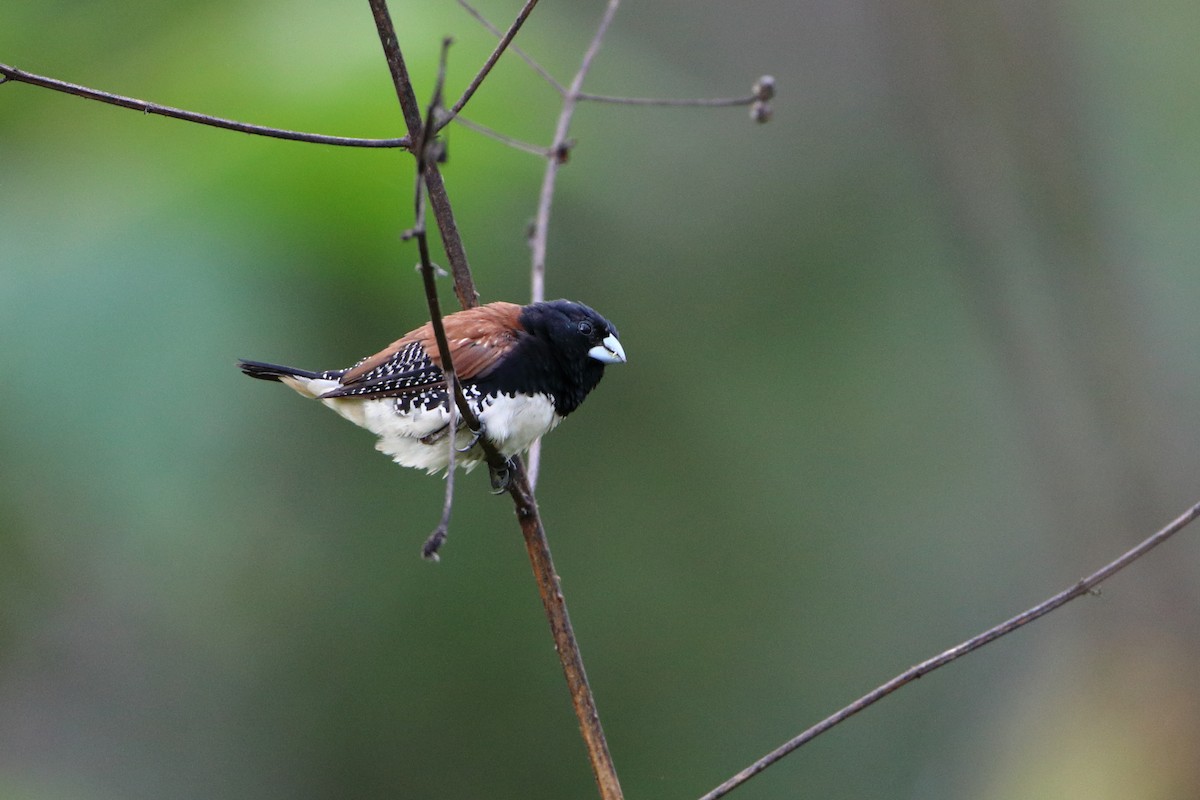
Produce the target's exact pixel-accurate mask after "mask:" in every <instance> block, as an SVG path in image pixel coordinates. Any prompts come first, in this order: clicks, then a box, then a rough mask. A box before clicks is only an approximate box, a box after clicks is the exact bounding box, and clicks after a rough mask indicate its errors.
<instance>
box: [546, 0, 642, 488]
mask: <svg viewBox="0 0 1200 800" xmlns="http://www.w3.org/2000/svg"><path fill="white" fill-rule="evenodd" d="M620 5H621V0H609V2H608V5H607V6H606V7H605V9H604V16H602V17H601V18H600V24H599V25H597V26H596V33H595V34H593V35H592V41H591V43H590V44H588V49H587V50H586V51H585V52H584V54H583V59H582V60H581V61H580V62H579V69H578V70H577V71H576V72H575V77H574V78H572V79H571V85H570V86H568V87H567V90H566V92H565V93H564V94H563V103H562V110H561V111H560V112H559V114H558V123H557V124H556V125H555V126H554V141H553V143H551V145H550V157H549V158H548V159H547V160H546V172H545V174H544V175H543V176H542V189H541V191H540V192H539V193H538V205H537V215H536V216H535V217H534V220H533V230H532V232H531V233H530V235H529V249H530V250H531V251H532V261H533V263H532V265H531V267H530V279H529V282H530V295H531V297H532V299H533V302H535V303H537V302H539V301H541V300H545V299H546V240H547V238H548V237H549V235H550V205H551V203H552V202H553V201H554V186H555V183H556V181H557V179H558V168H559V167H560V166H562V165H563V164H564V163H566V160H567V156H568V154H569V153H570V149H571V143H570V140H568V139H567V133H568V132H569V131H570V130H571V118H572V117H574V116H575V107H576V106H577V105H578V104H579V95H580V90H581V89H582V88H583V80H584V78H586V77H587V74H588V70H590V69H591V68H592V61H593V60H595V58H596V54H597V53H598V52H600V45H601V43H602V42H603V41H604V37H605V35H606V34H607V33H608V26H609V25H611V24H612V20H613V17H614V16H616V13H617V8H618V7H619V6H620ZM541 463H542V443H541V441H540V440H539V441H536V442H534V443H533V447H531V448H530V449H529V482H530V484H531V485H533V486H537V478H538V471H539V469H540V468H541Z"/></svg>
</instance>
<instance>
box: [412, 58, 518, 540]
mask: <svg viewBox="0 0 1200 800" xmlns="http://www.w3.org/2000/svg"><path fill="white" fill-rule="evenodd" d="M450 43H451V40H450V39H449V38H447V39H443V40H442V54H441V57H440V58H439V59H438V73H437V81H436V82H435V83H434V87H433V99H432V100H430V102H429V109H428V111H426V113H425V125H424V128H423V135H422V136H421V139H420V146H419V147H417V148H416V150H415V153H414V154H415V155H416V157H417V168H416V170H415V173H416V178H415V183H416V190H415V192H414V197H413V207H414V208H413V210H414V214H413V217H414V224H413V230H412V235H413V236H414V237H415V238H416V240H417V248H418V250H419V251H420V254H421V278H422V282H423V283H424V285H425V299H426V301H427V302H428V304H429V318H430V320H431V324H432V325H433V329H434V336H435V338H436V339H437V341H438V347H439V349H440V351H441V352H440V355H441V359H440V361H441V362H442V375H443V376H444V377H445V383H446V447H448V448H449V451H448V458H447V464H446V498H445V500H444V501H443V502H442V516H441V519H440V520H439V521H438V524H437V527H436V528H434V529H433V533H431V534H430V535H429V537H428V538H427V539H426V540H425V544H424V545H423V546H422V547H421V554H422V555H423V556H424V557H425V558H427V559H429V560H431V561H437V560H438V550H440V549H441V547H442V544H443V543H445V541H446V537H447V536H448V535H449V534H450V514H451V512H452V511H453V510H454V467H455V463H454V462H455V457H456V456H457V455H458V415H457V414H456V413H455V412H456V411H457V410H458V407H459V403H462V404H463V407H464V408H465V409H466V411H467V413H468V414H470V406H469V405H468V404H467V400H466V397H465V396H464V395H463V391H462V386H461V385H460V384H459V382H458V375H457V373H455V371H454V361H453V359H452V358H451V356H450V348H449V347H448V346H447V344H446V329H445V325H444V324H443V322H442V312H441V307H440V304H439V303H438V297H437V286H436V281H435V278H436V277H437V276H436V271H435V270H434V267H433V259H432V258H430V255H429V237H428V236H427V235H426V232H425V194H426V192H425V177H424V176H425V162H426V161H427V160H429V158H430V156H433V157H434V158H435V159H436V155H437V154H436V143H435V142H434V141H432V140H431V139H430V138H429V137H428V135H427V134H428V132H429V131H430V129H431V125H432V124H433V118H434V115H436V114H437V113H438V111H439V109H440V108H441V105H442V86H443V85H444V84H445V81H446V56H447V53H449V51H450ZM464 416H465V415H464ZM469 419H474V415H471V416H470V417H469ZM468 425H470V422H468ZM471 431H472V432H473V433H475V434H476V439H477V440H478V438H479V433H480V432H481V431H480V425H479V420H478V419H475V424H474V426H472V427H471ZM486 445H487V443H486V442H485V443H484V450H485V452H488V451H487V446H486ZM472 446H474V445H473V444H472ZM468 449H469V448H468ZM495 455H496V456H497V457H498V456H499V453H496V454H495ZM488 456H489V459H490V458H491V456H492V453H491V452H488Z"/></svg>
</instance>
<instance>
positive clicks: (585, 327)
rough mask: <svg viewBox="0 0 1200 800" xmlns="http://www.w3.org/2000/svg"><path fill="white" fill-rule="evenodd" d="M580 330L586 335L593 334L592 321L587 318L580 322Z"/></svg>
mask: <svg viewBox="0 0 1200 800" xmlns="http://www.w3.org/2000/svg"><path fill="white" fill-rule="evenodd" d="M579 332H580V333H582V334H583V335H584V336H591V335H592V323H590V322H588V321H587V320H586V319H585V320H583V321H581V322H580V323H579Z"/></svg>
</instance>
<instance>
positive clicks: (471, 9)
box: [458, 0, 567, 94]
mask: <svg viewBox="0 0 1200 800" xmlns="http://www.w3.org/2000/svg"><path fill="white" fill-rule="evenodd" d="M458 4H459V5H460V6H462V7H463V8H464V9H466V11H467V13H468V14H470V15H471V16H472V17H474V18H475V19H476V20H478V21H479V24H480V25H482V26H483V27H485V28H487V29H488V30H489V31H490V32H491V33H492V35H493V36H501V35H503V34H501V33H500V29H499V28H497V27H496V26H495V25H493V24H492V23H491V22H489V21H488V19H487V17H485V16H483V14H481V13H480V12H479V10H478V9H476V8H475V6H473V5H471V4H470V3H469V2H467V0H458ZM508 49H509V50H511V51H512V52H514V53H516V54H517V55H518V56H520V58H521V60H522V61H524V62H525V63H526V64H528V65H529V66H530V68H532V69H533V71H534V72H536V73H537V74H538V75H540V76H541V77H542V80H544V81H545V82H546V83H548V84H550V85H551V86H553V87H554V91H556V92H558V93H559V94H566V93H567V89H566V87H565V86H563V85H562V84H561V83H559V82H558V81H557V80H556V79H555V78H554V76H553V75H551V74H550V72H549V71H548V70H547V69H546V68H545V67H543V66H542V65H541V64H539V63H538V62H537V61H536V60H534V58H533V56H531V55H529V54H528V53H526V52H525V51H524V50H522V49H521V48H519V47H517V46H516V45H515V44H511V45H509V46H508Z"/></svg>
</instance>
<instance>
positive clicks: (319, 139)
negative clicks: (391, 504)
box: [0, 64, 411, 148]
mask: <svg viewBox="0 0 1200 800" xmlns="http://www.w3.org/2000/svg"><path fill="white" fill-rule="evenodd" d="M0 75H3V76H4V79H5V81H0V83H3V82H6V81H10V80H11V81H19V82H21V83H28V84H30V85H31V86H40V87H42V88H43V89H53V90H54V91H56V92H63V93H65V94H72V95H75V96H76V97H85V98H87V99H89V100H98V101H99V102H101V103H109V104H110V105H114V106H120V107H122V108H131V109H133V110H135V111H141V112H143V113H145V114H158V115H159V116H163V117H171V118H173V119H182V120H185V121H187V122H196V123H199V124H200V125H209V126H211V127H214V128H224V129H226V130H231V131H239V132H241V133H252V134H254V135H256V136H269V137H271V138H273V139H288V140H290V141H294V142H309V143H311V144H330V145H337V146H341V147H399V148H407V147H408V146H409V144H410V142H411V140H410V139H409V138H408V137H407V136H403V137H401V138H399V139H361V138H356V137H349V136H327V135H325V134H323V133H303V132H301V131H289V130H284V129H282V128H268V127H266V126H263V125H253V124H251V123H248V122H238V121H237V120H232V119H224V118H222V117H213V116H209V115H208V114H199V113H197V112H195V111H186V110H184V109H182V108H173V107H171V106H164V105H159V104H158V103H149V102H146V101H145V100H138V99H137V98H134V97H124V96H122V95H119V94H111V93H109V92H102V91H100V90H99V89H89V88H88V87H86V86H80V85H79V84H75V83H67V82H66V81H60V80H58V79H57V78H48V77H46V76H45V75H35V74H34V73H32V72H26V71H25V70H22V69H17V68H16V67H11V66H9V65H8V64H0Z"/></svg>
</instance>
